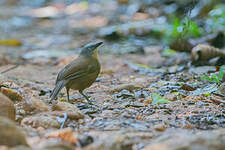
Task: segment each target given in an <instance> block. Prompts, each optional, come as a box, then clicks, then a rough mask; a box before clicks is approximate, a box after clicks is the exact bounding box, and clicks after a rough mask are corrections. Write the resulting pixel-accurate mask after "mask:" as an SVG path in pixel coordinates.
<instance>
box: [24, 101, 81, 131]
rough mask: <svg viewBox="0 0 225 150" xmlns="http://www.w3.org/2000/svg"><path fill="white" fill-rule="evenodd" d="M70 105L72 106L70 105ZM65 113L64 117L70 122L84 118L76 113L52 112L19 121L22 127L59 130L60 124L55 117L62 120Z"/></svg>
mask: <svg viewBox="0 0 225 150" xmlns="http://www.w3.org/2000/svg"><path fill="white" fill-rule="evenodd" d="M71 105H72V104H71ZM65 113H66V117H67V118H68V119H71V120H77V119H82V118H83V117H84V116H83V115H81V114H80V113H78V112H72V111H68V112H64V111H52V112H42V113H38V114H35V115H32V116H28V117H26V118H24V119H23V120H22V121H21V125H22V126H31V127H33V128H40V127H42V128H45V129H47V128H59V127H60V125H61V122H59V120H58V119H57V117H60V118H63V117H64V114H65ZM67 118H65V120H66V119H67Z"/></svg>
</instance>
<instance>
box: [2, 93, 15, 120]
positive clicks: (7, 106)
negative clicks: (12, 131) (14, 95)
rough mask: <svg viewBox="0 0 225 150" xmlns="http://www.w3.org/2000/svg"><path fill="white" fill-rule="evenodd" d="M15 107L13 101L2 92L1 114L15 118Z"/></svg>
mask: <svg viewBox="0 0 225 150" xmlns="http://www.w3.org/2000/svg"><path fill="white" fill-rule="evenodd" d="M15 115H16V114H15V107H14V104H13V102H12V101H11V100H10V99H9V98H8V97H6V96H5V95H3V94H1V93H0V116H4V117H7V118H9V119H11V120H13V121H14V120H15Z"/></svg>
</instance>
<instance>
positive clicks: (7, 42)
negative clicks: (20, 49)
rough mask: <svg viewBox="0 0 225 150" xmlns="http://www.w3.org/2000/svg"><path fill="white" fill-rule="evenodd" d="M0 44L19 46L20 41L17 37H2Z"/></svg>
mask: <svg viewBox="0 0 225 150" xmlns="http://www.w3.org/2000/svg"><path fill="white" fill-rule="evenodd" d="M0 45H9V46H21V45H22V42H21V41H19V40H17V39H4V40H0Z"/></svg>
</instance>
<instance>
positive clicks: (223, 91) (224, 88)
mask: <svg viewBox="0 0 225 150" xmlns="http://www.w3.org/2000/svg"><path fill="white" fill-rule="evenodd" d="M219 92H220V93H221V94H223V95H225V82H224V83H222V84H220V86H219Z"/></svg>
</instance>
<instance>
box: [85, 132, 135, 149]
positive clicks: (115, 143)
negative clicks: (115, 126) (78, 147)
mask: <svg viewBox="0 0 225 150" xmlns="http://www.w3.org/2000/svg"><path fill="white" fill-rule="evenodd" d="M106 149H107V150H125V149H126V150H132V144H131V142H129V141H127V137H126V136H125V135H123V134H121V133H120V134H116V133H114V134H113V133H112V134H103V135H102V136H101V137H99V139H98V140H97V141H95V142H94V143H92V144H91V145H88V146H87V147H85V148H84V150H106Z"/></svg>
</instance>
